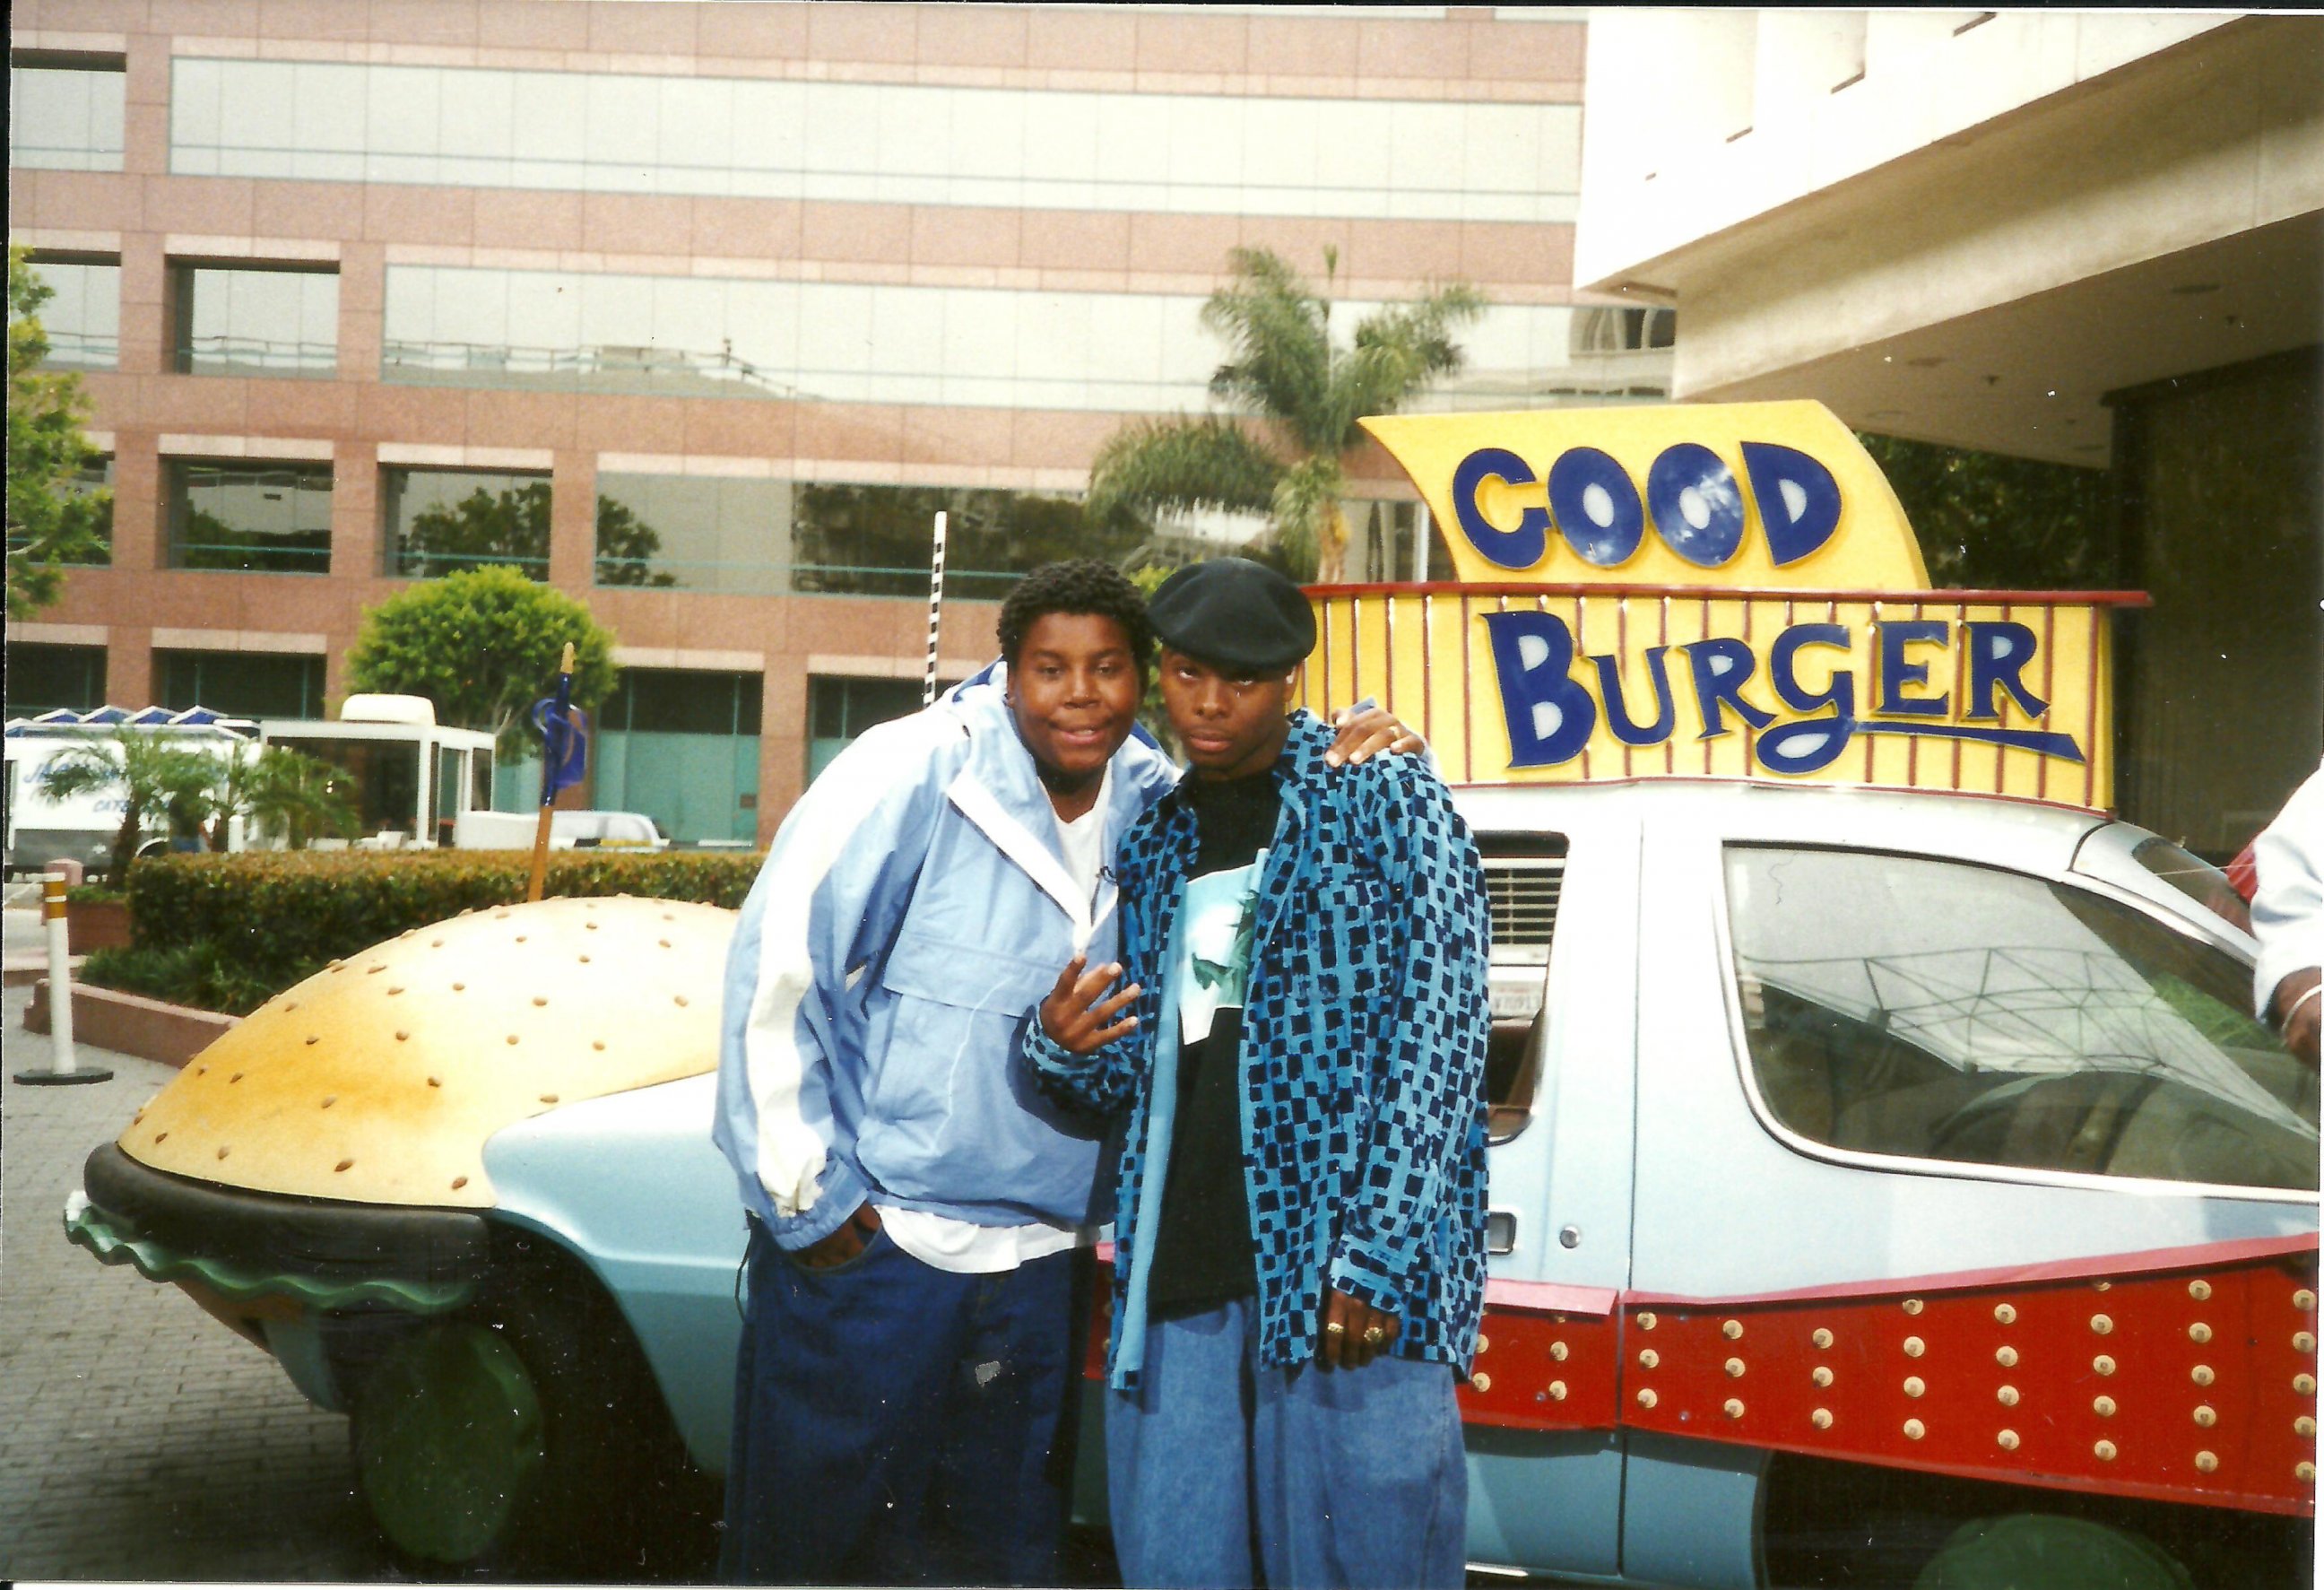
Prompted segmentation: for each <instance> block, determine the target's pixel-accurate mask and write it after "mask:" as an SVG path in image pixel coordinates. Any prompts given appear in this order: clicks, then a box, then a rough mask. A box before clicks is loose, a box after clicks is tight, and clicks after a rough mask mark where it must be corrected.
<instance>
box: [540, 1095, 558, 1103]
mask: <svg viewBox="0 0 2324 1590" xmlns="http://www.w3.org/2000/svg"><path fill="white" fill-rule="evenodd" d="M540 1102H541V1103H542V1104H544V1105H553V1104H555V1103H556V1102H557V1095H555V1094H553V1093H544V1094H542V1095H540Z"/></svg>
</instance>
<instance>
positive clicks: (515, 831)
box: [452, 810, 669, 850]
mask: <svg viewBox="0 0 2324 1590" xmlns="http://www.w3.org/2000/svg"><path fill="white" fill-rule="evenodd" d="M539 826H540V814H539V811H537V810H535V811H475V810H470V811H464V812H462V813H461V814H460V817H459V820H458V821H457V823H456V824H455V825H454V827H453V829H452V843H453V845H454V846H456V847H457V848H459V849H462V850H530V849H531V848H532V841H533V837H534V835H535V834H536V833H537V832H538V831H539ZM549 848H550V849H551V850H576V849H577V850H597V849H603V850H667V849H669V835H667V834H665V833H663V832H662V831H661V825H660V824H659V823H658V822H656V821H654V819H653V818H650V817H648V816H647V815H646V814H645V813H644V812H641V811H586V810H574V811H551V812H550V813H549Z"/></svg>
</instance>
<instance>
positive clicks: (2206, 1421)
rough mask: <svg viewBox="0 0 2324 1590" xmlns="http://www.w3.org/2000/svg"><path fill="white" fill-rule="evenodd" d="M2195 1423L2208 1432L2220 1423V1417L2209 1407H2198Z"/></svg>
mask: <svg viewBox="0 0 2324 1590" xmlns="http://www.w3.org/2000/svg"><path fill="white" fill-rule="evenodd" d="M2195 1422H2196V1423H2197V1424H2199V1425H2200V1426H2202V1427H2203V1428H2205V1429H2207V1430H2208V1429H2209V1428H2211V1427H2212V1426H2213V1425H2215V1424H2217V1423H2218V1422H2219V1416H2218V1413H2217V1412H2216V1411H2214V1410H2212V1409H2210V1408H2209V1407H2208V1406H2205V1407H2198V1408H2197V1409H2196V1410H2195Z"/></svg>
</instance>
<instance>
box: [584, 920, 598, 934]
mask: <svg viewBox="0 0 2324 1590" xmlns="http://www.w3.org/2000/svg"><path fill="white" fill-rule="evenodd" d="M581 925H582V926H583V927H585V928H586V929H589V931H591V932H592V933H595V931H596V930H597V924H596V923H595V922H584V923H582V924H581Z"/></svg>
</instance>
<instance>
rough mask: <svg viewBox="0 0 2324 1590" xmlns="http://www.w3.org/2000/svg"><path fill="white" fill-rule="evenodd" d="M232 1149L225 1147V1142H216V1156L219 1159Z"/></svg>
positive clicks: (223, 1157)
mask: <svg viewBox="0 0 2324 1590" xmlns="http://www.w3.org/2000/svg"><path fill="white" fill-rule="evenodd" d="M232 1152H233V1150H232V1149H229V1148H228V1147H226V1144H224V1143H220V1144H218V1158H219V1159H221V1160H223V1159H225V1158H226V1156H227V1155H228V1154H230V1153H232Z"/></svg>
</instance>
